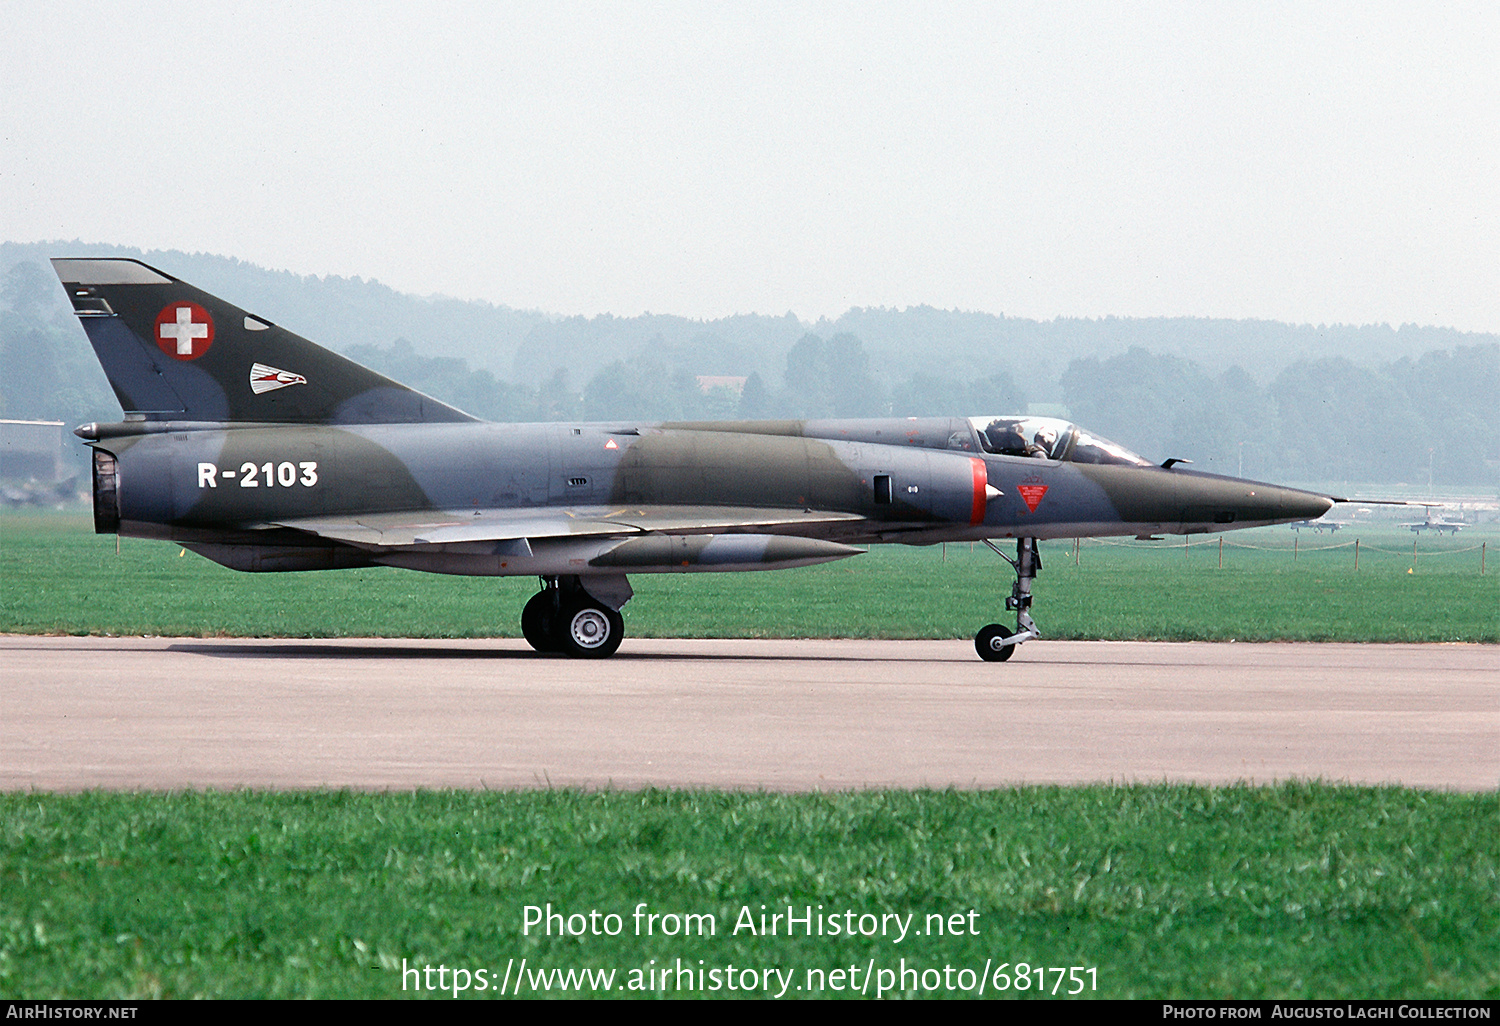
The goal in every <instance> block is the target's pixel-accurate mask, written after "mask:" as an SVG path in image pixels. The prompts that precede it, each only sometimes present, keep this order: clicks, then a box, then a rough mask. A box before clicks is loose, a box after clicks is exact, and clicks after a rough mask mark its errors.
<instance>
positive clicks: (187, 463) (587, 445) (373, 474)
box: [92, 417, 1332, 573]
mask: <svg viewBox="0 0 1500 1026" xmlns="http://www.w3.org/2000/svg"><path fill="white" fill-rule="evenodd" d="M135 431H144V432H148V433H134V432H135ZM95 433H96V434H97V435H98V436H99V437H97V438H96V439H94V440H93V443H92V444H94V446H95V447H96V448H97V449H98V450H101V452H102V453H105V454H108V455H110V456H113V458H114V460H113V463H114V465H113V467H106V474H112V475H113V480H112V481H110V480H105V481H103V482H101V481H100V480H99V478H100V473H99V472H98V461H97V460H96V506H98V504H99V503H100V502H101V501H103V502H104V503H105V504H106V508H105V509H103V510H102V511H101V518H102V519H101V521H100V523H101V529H106V528H108V529H113V530H116V531H118V533H120V534H125V535H133V536H140V537H152V538H167V539H171V540H175V541H178V542H182V543H185V544H187V543H198V544H200V545H201V544H205V543H212V544H223V545H231V546H232V545H236V544H240V545H261V546H265V545H268V544H274V545H278V546H289V547H292V548H295V547H296V546H298V545H299V544H301V543H303V542H307V543H309V544H316V545H319V546H323V547H326V544H325V543H324V542H314V541H313V540H311V539H306V538H298V537H297V536H296V535H295V533H289V532H287V531H286V530H277V529H275V528H274V526H273V525H276V524H279V523H281V522H284V521H289V520H291V521H295V520H298V519H300V518H316V517H326V516H338V515H359V516H368V515H376V514H384V513H400V512H408V511H409V512H414V513H415V512H421V511H434V510H444V511H449V512H451V513H453V514H454V515H458V514H460V513H467V512H468V511H479V510H485V511H492V510H525V509H535V510H544V509H546V510H552V511H554V512H555V511H557V510H558V509H563V510H566V511H567V512H568V514H569V515H570V516H576V517H580V518H587V517H589V516H591V515H595V514H601V513H607V512H608V511H609V510H611V509H612V508H617V507H631V506H642V507H716V508H730V509H733V508H753V509H787V510H807V511H809V512H811V511H814V510H816V511H831V512H836V513H841V514H847V515H848V516H846V517H845V518H843V519H839V520H835V521H831V522H816V523H806V524H799V525H795V526H781V527H778V528H772V529H769V533H771V534H778V533H779V534H786V535H795V536H797V537H800V538H812V539H820V540H824V541H829V542H837V543H842V544H846V545H858V544H869V543H875V542H902V543H907V544H931V543H935V542H941V541H964V540H978V539H982V538H1007V537H1033V538H1062V537H1067V538H1072V537H1091V536H1106V535H1142V534H1159V533H1197V532H1204V531H1219V530H1232V529H1236V528H1244V527H1255V526H1261V525H1265V524H1274V523H1283V522H1288V521H1296V520H1306V519H1314V518H1316V517H1319V516H1321V515H1322V514H1323V513H1324V512H1326V511H1327V509H1328V508H1329V507H1330V506H1331V504H1332V503H1331V500H1330V499H1328V498H1326V497H1324V496H1321V495H1316V494H1313V493H1309V492H1304V491H1299V490H1296V489H1291V488H1284V487H1280V486H1276V485H1269V484H1263V483H1259V482H1253V481H1244V480H1240V479H1236V478H1228V477H1220V476H1217V475H1211V474H1203V473H1198V472H1194V471H1191V470H1188V469H1185V468H1183V467H1180V466H1178V467H1173V468H1170V469H1168V468H1163V467H1159V466H1154V465H1143V461H1136V462H1129V463H1127V462H1119V463H1082V462H1076V461H1073V460H1069V459H1052V458H1049V457H1048V456H1046V455H1032V456H1018V455H1007V454H1004V453H995V452H990V451H986V448H985V446H984V444H983V442H984V439H983V438H982V436H981V435H980V433H979V432H977V431H976V430H975V428H974V426H973V422H972V421H970V420H968V419H964V418H957V417H954V418H947V417H942V418H912V419H887V420H844V421H838V420H829V421H762V422H704V423H680V424H671V423H668V424H660V423H655V424H628V423H626V424H621V423H611V424H567V423H560V424H553V423H548V424H488V423H460V424H393V425H359V426H338V427H335V426H327V425H267V426H255V425H237V426H232V427H231V426H212V425H189V424H174V423H156V424H152V425H149V426H146V425H131V424H122V425H115V426H109V427H106V428H102V429H96V430H95ZM111 486H112V487H111ZM101 487H102V489H103V496H102V499H101V492H100V489H101ZM109 503H113V508H112V509H111V508H108V504H109ZM111 521H113V523H112V524H111ZM721 547H722V546H721ZM433 551H434V552H435V551H436V550H433ZM205 554H209V555H211V556H213V553H205ZM459 554H460V555H461V553H459ZM594 555H596V554H591V555H590V560H592V558H593V556H594ZM213 558H218V557H217V556H213ZM221 561H224V560H221ZM377 561H380V562H389V561H390V560H377ZM806 561H816V560H806ZM293 562H295V561H293ZM396 562H398V563H399V562H400V561H396ZM230 565H234V564H233V563H231V564H230ZM319 565H324V564H319ZM327 565H358V560H357V559H356V560H353V561H352V562H350V561H345V562H343V563H341V562H339V561H337V560H335V561H334V562H332V563H329V564H327ZM400 565H414V564H412V563H410V562H407V563H400ZM462 567H463V561H462V560H461V559H460V560H458V561H457V562H455V561H453V560H448V561H447V562H446V564H445V565H443V566H437V565H433V566H422V565H414V568H417V569H440V570H444V571H445V572H460V573H462V572H484V573H497V572H514V573H533V572H536V567H535V565H533V564H532V563H531V561H529V560H523V561H521V562H520V563H518V564H515V565H514V567H512V565H507V566H506V567H504V568H499V567H498V564H493V565H492V564H489V563H486V564H485V567H486V569H482V570H477V571H467V570H464V569H462ZM256 568H257V569H259V568H262V567H256ZM264 568H265V569H270V568H272V567H270V566H266V567H264ZM286 568H289V569H291V568H301V567H297V566H288V567H286ZM694 568H698V567H696V566H695V567H694ZM705 568H706V567H705ZM652 569H666V570H672V569H678V567H675V566H672V565H666V566H664V567H661V568H658V567H656V566H655V565H654V564H643V565H641V566H640V567H637V568H635V569H634V570H633V571H632V572H643V571H649V570H652Z"/></svg>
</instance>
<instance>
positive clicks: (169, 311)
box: [156, 303, 214, 360]
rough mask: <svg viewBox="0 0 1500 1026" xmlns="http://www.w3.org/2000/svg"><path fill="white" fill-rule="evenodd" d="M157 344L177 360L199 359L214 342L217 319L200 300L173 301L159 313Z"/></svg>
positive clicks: (157, 316)
mask: <svg viewBox="0 0 1500 1026" xmlns="http://www.w3.org/2000/svg"><path fill="white" fill-rule="evenodd" d="M156 344H157V345H158V346H160V347H161V351H162V352H164V353H166V354H167V355H168V356H170V357H171V358H172V359H174V360H196V359H198V357H200V356H202V355H203V354H204V353H206V352H208V347H209V346H211V345H213V344H214V319H213V318H212V317H210V316H209V315H208V311H207V310H205V309H203V307H201V306H199V305H198V304H197V303H171V304H168V305H167V306H165V307H162V311H161V313H159V314H157V315H156Z"/></svg>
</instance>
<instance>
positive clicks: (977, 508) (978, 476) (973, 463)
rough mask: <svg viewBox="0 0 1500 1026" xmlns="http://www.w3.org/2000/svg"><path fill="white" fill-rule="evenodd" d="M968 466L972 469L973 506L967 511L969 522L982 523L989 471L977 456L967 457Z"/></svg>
mask: <svg viewBox="0 0 1500 1026" xmlns="http://www.w3.org/2000/svg"><path fill="white" fill-rule="evenodd" d="M969 466H970V467H972V468H973V470H974V508H973V510H971V511H970V513H969V523H970V524H973V525H978V524H982V523H984V500H985V495H984V490H985V488H987V487H989V483H990V475H989V471H987V470H985V469H984V460H982V459H980V458H979V457H978V456H970V457H969Z"/></svg>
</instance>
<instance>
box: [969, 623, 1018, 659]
mask: <svg viewBox="0 0 1500 1026" xmlns="http://www.w3.org/2000/svg"><path fill="white" fill-rule="evenodd" d="M1014 633H1015V631H1013V630H1011V629H1010V628H1008V627H1002V626H1000V625H999V624H998V623H992V624H990V625H989V626H988V627H981V628H980V629H979V633H978V634H976V635H974V651H976V652H978V653H979V658H981V659H983V660H984V661H985V662H987V663H1003V662H1005V660H1007V659H1009V658H1010V657H1011V656H1012V655H1013V654H1015V651H1016V646H1014V645H1000V646H999V647H996V645H995V642H997V641H1004V640H1005V639H1006V638H1008V637H1010V636H1011V635H1012V634H1014Z"/></svg>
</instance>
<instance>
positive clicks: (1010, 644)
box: [974, 538, 1042, 663]
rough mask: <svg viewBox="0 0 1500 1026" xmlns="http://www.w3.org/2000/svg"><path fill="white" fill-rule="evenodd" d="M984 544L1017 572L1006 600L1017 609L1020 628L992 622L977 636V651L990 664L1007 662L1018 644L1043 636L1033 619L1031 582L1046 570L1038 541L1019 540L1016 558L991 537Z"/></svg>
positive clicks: (1017, 620) (1017, 540)
mask: <svg viewBox="0 0 1500 1026" xmlns="http://www.w3.org/2000/svg"><path fill="white" fill-rule="evenodd" d="M984 543H985V544H986V545H988V546H989V547H990V548H991V549H992V550H994V552H995V554H996V555H997V556H999V557H1000V558H1001V559H1003V560H1005V561H1006V562H1007V563H1009V564H1010V565H1011V566H1012V567H1014V568H1015V571H1016V583H1015V584H1014V585H1013V586H1012V587H1011V590H1010V597H1009V598H1007V599H1006V600H1005V608H1006V609H1013V610H1015V613H1016V629H1015V630H1014V631H1012V630H1010V629H1009V628H1008V627H1005V626H1002V625H1001V624H998V623H992V624H990V625H989V626H987V627H981V628H980V629H979V633H978V634H976V635H974V650H975V651H976V652H978V653H979V658H981V659H983V660H984V661H985V662H987V663H1003V662H1005V661H1006V660H1007V659H1009V658H1010V657H1011V656H1012V655H1014V654H1015V651H1016V646H1017V645H1019V644H1021V643H1022V642H1026V641H1030V640H1031V639H1032V638H1035V637H1039V636H1040V635H1041V631H1039V630H1037V627H1036V623H1035V622H1034V621H1033V620H1032V619H1031V582H1032V581H1033V580H1035V579H1036V575H1037V571H1039V570H1041V568H1042V554H1041V552H1040V550H1038V549H1037V546H1036V539H1035V538H1017V539H1016V558H1015V559H1011V558H1010V557H1009V556H1007V555H1006V554H1005V553H1004V552H1001V551H1000V546H998V545H996V544H995V543H994V542H992V541H990V540H989V539H988V538H986V539H985V540H984Z"/></svg>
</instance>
